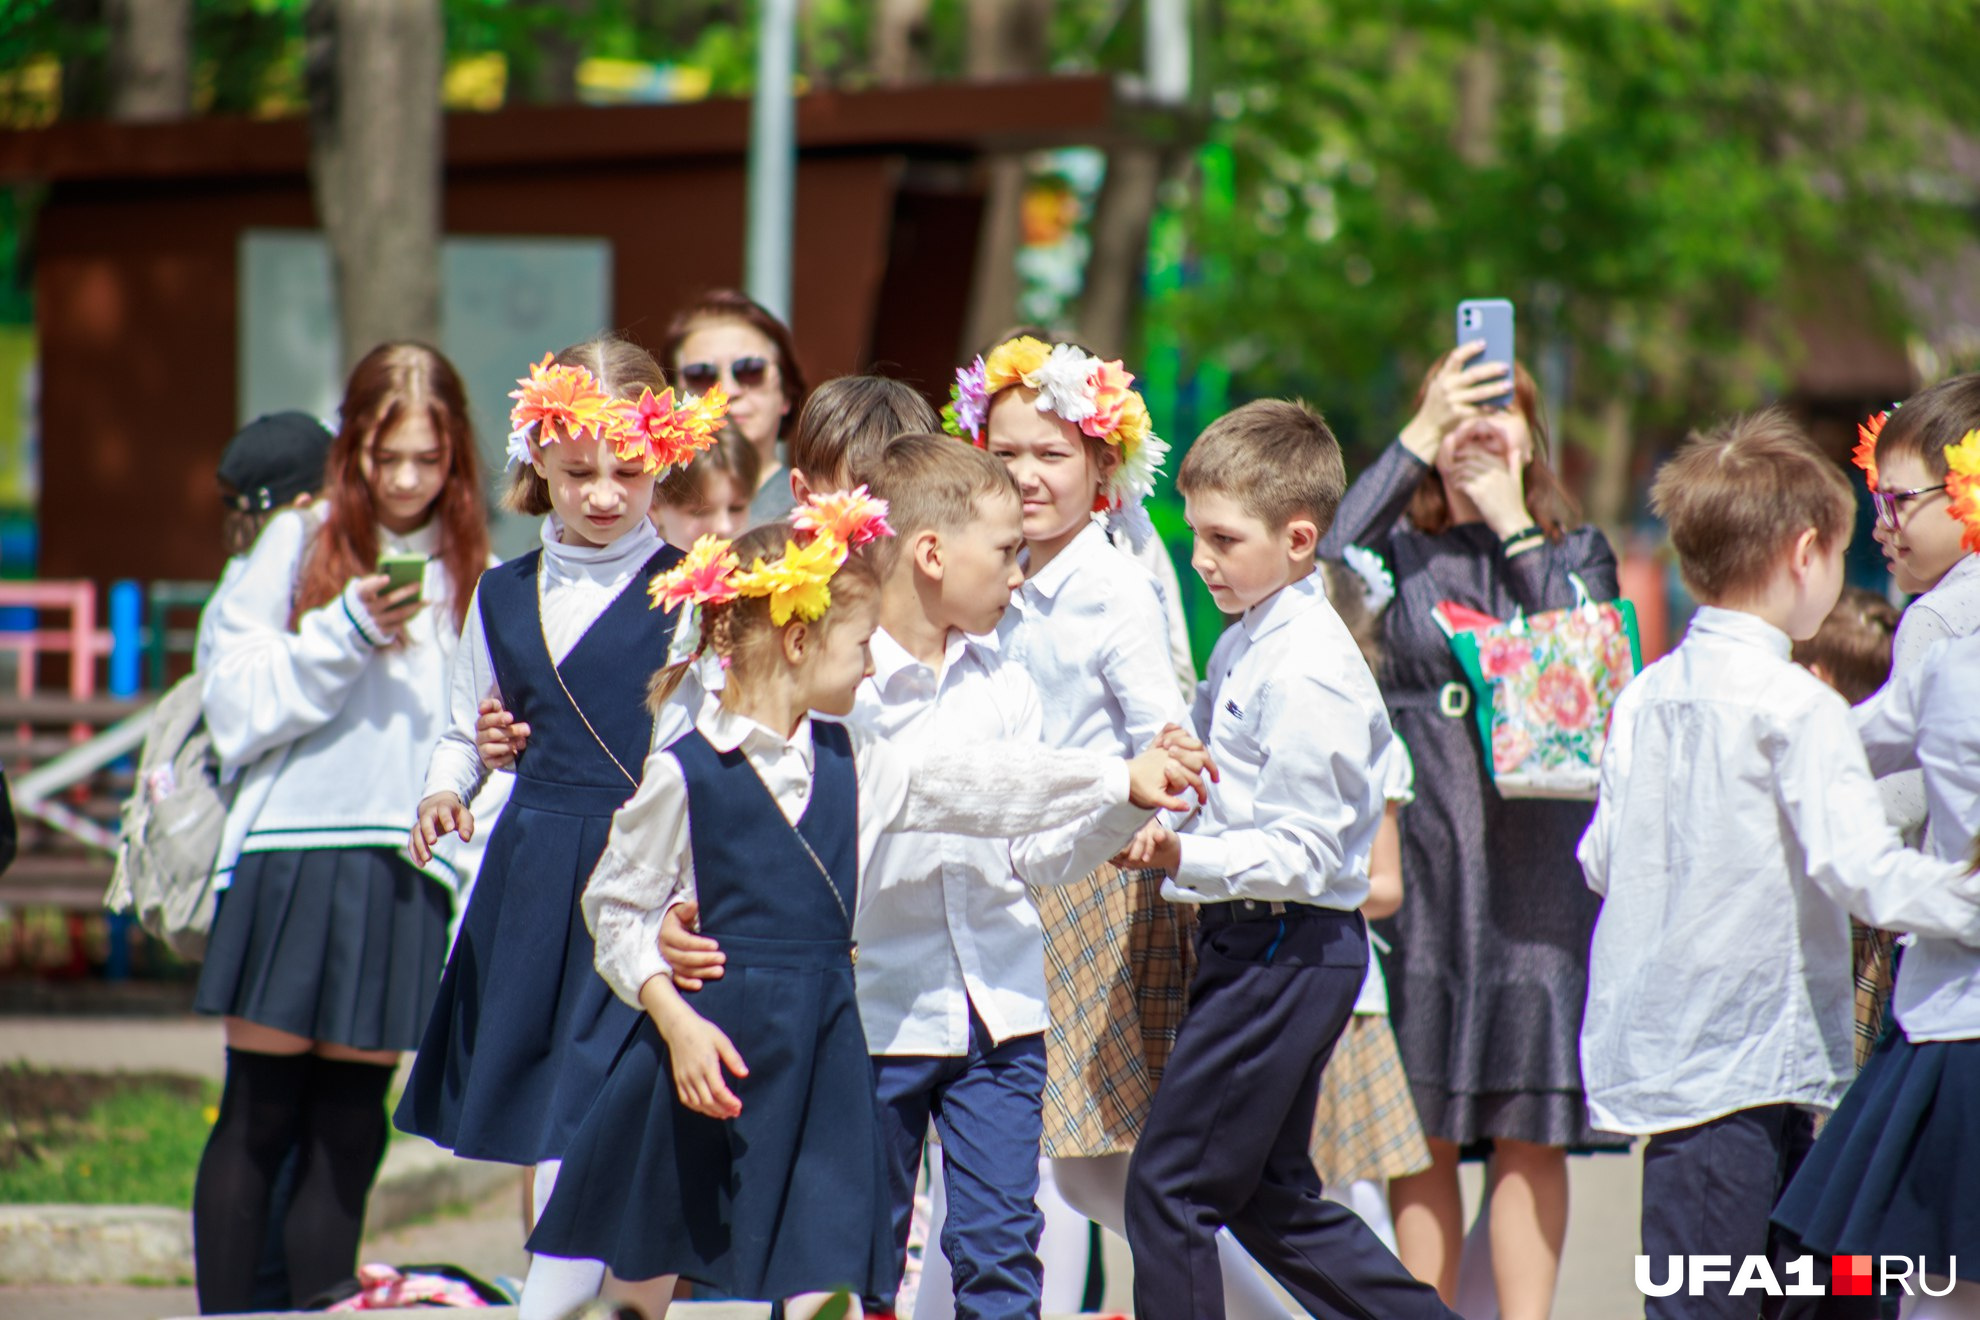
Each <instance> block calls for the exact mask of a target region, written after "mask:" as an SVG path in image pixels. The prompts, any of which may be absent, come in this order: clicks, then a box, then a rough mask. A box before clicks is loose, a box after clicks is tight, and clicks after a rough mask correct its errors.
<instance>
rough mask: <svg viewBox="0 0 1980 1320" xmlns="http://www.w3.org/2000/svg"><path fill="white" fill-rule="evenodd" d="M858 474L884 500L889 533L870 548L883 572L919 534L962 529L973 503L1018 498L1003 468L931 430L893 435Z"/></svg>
mask: <svg viewBox="0 0 1980 1320" xmlns="http://www.w3.org/2000/svg"><path fill="white" fill-rule="evenodd" d="M859 475H860V480H861V481H864V482H865V483H866V485H867V487H868V489H870V490H871V491H872V493H873V494H875V495H877V496H879V497H880V498H881V499H883V500H885V501H887V522H888V525H889V526H891V527H892V528H893V529H894V534H893V535H892V536H890V537H884V538H882V539H881V540H880V541H878V542H876V543H875V544H874V547H873V548H874V549H875V550H878V551H879V552H880V567H881V570H882V571H883V572H891V571H892V570H893V566H894V556H895V555H896V554H898V553H899V548H900V547H901V546H904V545H906V544H908V543H909V542H910V541H912V540H913V539H914V538H915V537H916V536H917V535H919V534H920V533H922V532H925V531H928V530H930V529H931V528H932V529H933V530H935V531H937V532H953V531H957V530H959V529H961V528H963V527H966V526H968V525H969V523H970V520H971V519H973V518H975V517H976V504H977V501H978V500H983V499H989V498H992V497H994V496H997V495H1008V496H1010V498H1011V499H1013V500H1017V499H1019V498H1020V497H1019V495H1018V484H1017V478H1015V477H1013V476H1012V475H1011V472H1010V469H1009V468H1007V467H1005V466H1004V465H1003V464H1002V463H1000V462H998V461H997V460H996V459H994V458H992V457H990V455H989V454H987V453H985V452H984V451H983V450H981V449H978V448H977V447H976V446H974V445H972V444H970V443H969V442H968V441H967V440H958V439H956V438H955V437H954V436H948V435H937V434H935V433H933V432H917V433H912V434H909V435H903V436H896V437H895V438H894V439H893V440H892V441H891V442H889V443H888V445H887V447H886V448H885V449H883V450H881V451H880V453H879V455H878V456H877V457H875V458H874V459H872V460H871V461H870V462H868V463H867V465H866V467H865V468H864V470H862V471H861V473H860V474H859Z"/></svg>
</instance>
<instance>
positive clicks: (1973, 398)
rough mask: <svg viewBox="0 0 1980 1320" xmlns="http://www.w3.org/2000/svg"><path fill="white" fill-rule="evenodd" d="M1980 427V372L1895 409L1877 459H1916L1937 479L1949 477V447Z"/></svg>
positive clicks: (1879, 442) (1928, 391)
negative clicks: (1947, 448)
mask: <svg viewBox="0 0 1980 1320" xmlns="http://www.w3.org/2000/svg"><path fill="white" fill-rule="evenodd" d="M1975 427H1980V372H1975V373H1971V374H1968V375H1965V376H1954V377H1953V378H1952V379H1951V380H1942V381H1940V382H1939V383H1938V384H1937V385H1934V386H1932V387H1931V388H1930V389H1925V390H1920V391H1918V393H1916V394H1914V395H1912V396H1911V397H1910V398H1908V399H1906V400H1905V401H1904V402H1903V403H1902V404H1901V405H1899V406H1898V407H1896V408H1893V409H1892V410H1891V415H1890V416H1889V417H1887V418H1886V419H1885V420H1884V429H1883V431H1882V432H1880V433H1879V434H1878V436H1877V461H1878V463H1879V464H1882V463H1885V462H1887V461H1889V460H1890V459H1892V458H1898V457H1909V458H1915V459H1917V460H1918V461H1919V462H1920V463H1923V464H1924V465H1925V470H1926V471H1927V472H1929V473H1931V474H1932V480H1933V481H1944V480H1945V479H1946V446H1948V445H1956V444H1958V443H1959V442H1960V441H1961V440H1963V439H1964V438H1965V437H1966V433H1967V432H1968V431H1971V430H1973V429H1974V428H1975Z"/></svg>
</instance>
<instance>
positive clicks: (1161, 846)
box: [1114, 820, 1182, 872]
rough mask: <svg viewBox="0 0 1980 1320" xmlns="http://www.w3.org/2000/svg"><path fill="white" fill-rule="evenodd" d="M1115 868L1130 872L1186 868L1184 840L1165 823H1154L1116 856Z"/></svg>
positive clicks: (1131, 840)
mask: <svg viewBox="0 0 1980 1320" xmlns="http://www.w3.org/2000/svg"><path fill="white" fill-rule="evenodd" d="M1114 865H1115V866H1118V867H1120V868H1121V869H1123V870H1127V871H1171V872H1173V871H1174V870H1175V869H1176V868H1177V867H1179V866H1181V865H1182V840H1180V839H1178V838H1177V837H1176V832H1175V831H1174V830H1172V829H1170V828H1169V827H1168V826H1166V825H1164V824H1162V822H1161V821H1159V820H1151V821H1149V822H1148V823H1147V824H1146V825H1143V826H1142V827H1141V828H1140V830H1138V831H1136V833H1135V836H1134V838H1132V839H1130V840H1129V841H1128V846H1127V847H1125V848H1123V849H1121V850H1120V852H1119V853H1117V854H1116V855H1115V857H1114Z"/></svg>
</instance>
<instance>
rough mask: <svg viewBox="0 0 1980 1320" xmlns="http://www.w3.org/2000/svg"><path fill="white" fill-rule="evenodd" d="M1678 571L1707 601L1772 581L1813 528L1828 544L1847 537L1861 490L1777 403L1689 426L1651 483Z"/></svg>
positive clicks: (1652, 501)
mask: <svg viewBox="0 0 1980 1320" xmlns="http://www.w3.org/2000/svg"><path fill="white" fill-rule="evenodd" d="M1650 510H1651V512H1652V513H1654V514H1656V515H1657V516H1658V517H1659V518H1661V519H1663V520H1664V523H1665V525H1666V526H1667V527H1668V528H1669V529H1670V534H1671V545H1672V546H1673V547H1675V548H1676V550H1677V555H1678V570H1679V572H1680V573H1682V574H1683V576H1684V582H1685V585H1686V586H1688V587H1690V588H1691V590H1692V593H1693V594H1694V595H1696V596H1697V597H1698V598H1699V599H1700V600H1702V601H1705V602H1706V603H1708V604H1711V603H1715V602H1718V601H1722V600H1726V599H1728V598H1731V597H1736V596H1739V595H1741V594H1744V593H1748V592H1755V591H1759V590H1760V589H1761V588H1763V587H1764V586H1766V584H1767V581H1768V579H1769V578H1770V577H1772V576H1773V573H1774V571H1775V569H1776V568H1777V567H1778V566H1779V564H1780V563H1781V557H1782V556H1783V555H1785V554H1786V553H1787V552H1788V550H1789V549H1790V547H1791V546H1792V545H1793V543H1794V540H1795V538H1796V537H1798V536H1800V535H1801V534H1802V533H1803V532H1805V531H1807V530H1808V529H1809V528H1811V527H1812V528H1814V529H1815V540H1816V543H1817V544H1818V545H1820V546H1821V547H1822V548H1824V549H1827V548H1828V547H1830V546H1833V545H1835V544H1836V543H1837V542H1838V541H1841V542H1844V543H1847V542H1848V540H1849V534H1850V531H1851V530H1852V528H1853V527H1854V525H1855V519H1856V494H1855V492H1854V491H1852V490H1851V489H1850V484H1849V479H1848V478H1847V477H1845V476H1844V475H1843V472H1842V468H1841V467H1840V466H1838V465H1837V464H1836V463H1835V462H1834V461H1833V460H1831V459H1830V458H1829V457H1828V455H1826V454H1824V453H1823V452H1822V451H1821V450H1819V449H1817V448H1816V447H1815V445H1814V443H1813V442H1812V441H1810V440H1809V438H1808V435H1807V433H1806V432H1804V431H1803V430H1802V429H1801V427H1800V425H1799V424H1797V423H1796V422H1795V420H1794V419H1793V418H1792V417H1790V416H1789V415H1788V414H1787V412H1786V410H1784V409H1781V408H1767V409H1764V410H1762V411H1760V412H1756V413H1748V414H1747V415H1745V416H1743V417H1735V418H1733V419H1732V420H1731V421H1729V422H1726V423H1725V424H1724V425H1722V426H1719V427H1717V428H1716V429H1714V430H1712V431H1710V432H1708V433H1706V434H1703V435H1700V434H1698V433H1696V432H1694V433H1693V434H1692V437H1691V439H1690V440H1689V441H1687V442H1686V444H1685V446H1684V448H1683V449H1681V450H1679V451H1678V454H1677V456H1676V457H1675V458H1673V459H1671V460H1670V462H1668V463H1666V464H1664V466H1663V468H1662V470H1660V471H1659V472H1658V473H1657V479H1656V481H1654V482H1653V483H1652V484H1651V486H1650Z"/></svg>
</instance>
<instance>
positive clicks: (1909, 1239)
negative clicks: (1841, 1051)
mask: <svg viewBox="0 0 1980 1320" xmlns="http://www.w3.org/2000/svg"><path fill="white" fill-rule="evenodd" d="M1976 1187H1980V1040H1956V1041H1928V1042H1925V1043H1923V1044H1918V1045H1914V1044H1912V1043H1910V1042H1909V1041H1907V1040H1905V1038H1904V1033H1903V1032H1901V1031H1888V1032H1886V1033H1885V1034H1884V1038H1883V1039H1882V1040H1881V1041H1879V1042H1878V1044H1877V1048H1876V1050H1875V1051H1874V1052H1873V1053H1872V1054H1871V1055H1870V1060H1869V1062H1868V1063H1866V1064H1864V1065H1863V1071H1862V1072H1861V1073H1860V1074H1858V1076H1857V1079H1856V1083H1855V1085H1853V1086H1851V1087H1850V1089H1849V1092H1848V1094H1846V1095H1845V1096H1844V1097H1843V1101H1842V1104H1841V1105H1840V1106H1839V1107H1838V1108H1837V1109H1836V1113H1835V1117H1833V1118H1831V1119H1830V1120H1829V1124H1828V1126H1827V1127H1825V1128H1824V1129H1823V1130H1822V1135H1821V1137H1820V1138H1819V1139H1817V1141H1816V1142H1815V1146H1814V1149H1812V1150H1811V1151H1809V1152H1808V1158H1807V1159H1806V1160H1804V1161H1803V1162H1802V1165H1801V1171H1800V1172H1799V1173H1797V1174H1796V1175H1795V1178H1794V1181H1793V1182H1792V1183H1790V1184H1788V1189H1787V1191H1786V1193H1784V1194H1783V1195H1782V1197H1781V1201H1780V1204H1779V1205H1778V1206H1776V1207H1775V1209H1774V1222H1776V1223H1778V1224H1779V1225H1780V1226H1781V1227H1782V1228H1785V1229H1786V1230H1788V1232H1790V1233H1792V1234H1794V1235H1795V1236H1796V1237H1797V1238H1799V1239H1800V1240H1801V1244H1802V1245H1803V1246H1804V1247H1806V1248H1808V1249H1809V1250H1810V1251H1813V1252H1817V1253H1822V1254H1827V1255H1837V1256H1882V1255H1890V1256H1909V1257H1919V1256H1923V1257H1925V1260H1926V1265H1925V1272H1926V1273H1927V1274H1935V1273H1936V1274H1937V1275H1939V1276H1940V1277H1942V1278H1943V1277H1947V1265H1946V1261H1947V1258H1948V1257H1954V1258H1957V1260H1958V1263H1959V1275H1958V1277H1959V1278H1961V1279H1962V1280H1965V1281H1966V1282H1969V1283H1970V1282H1974V1281H1976V1280H1980V1195H1976V1194H1975V1191H1974V1189H1975V1188H1976Z"/></svg>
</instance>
